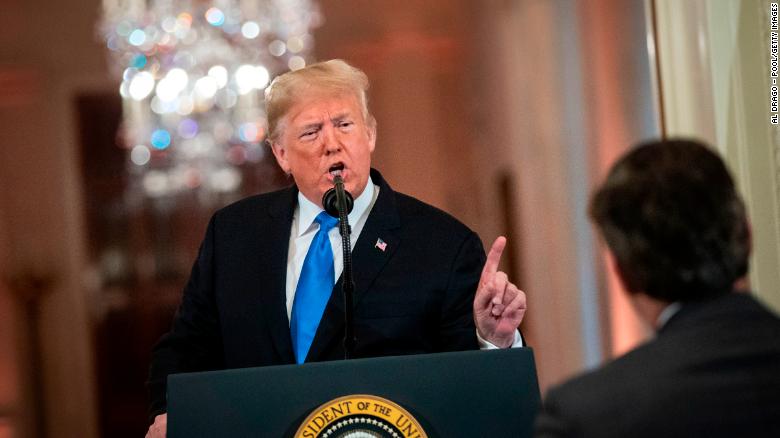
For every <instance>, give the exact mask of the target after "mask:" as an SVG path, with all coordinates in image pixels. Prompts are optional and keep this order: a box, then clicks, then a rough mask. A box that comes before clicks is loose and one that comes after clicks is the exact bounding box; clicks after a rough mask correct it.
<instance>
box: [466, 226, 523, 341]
mask: <svg viewBox="0 0 780 438" xmlns="http://www.w3.org/2000/svg"><path fill="white" fill-rule="evenodd" d="M505 246H506V238H505V237H504V236H499V237H498V238H497V239H496V241H495V242H493V246H492V247H491V248H490V252H489V253H488V256H487V261H486V262H485V267H484V268H483V269H482V276H481V277H480V279H479V286H477V293H476V296H475V297H474V322H475V324H476V325H477V331H478V332H479V335H480V336H481V337H482V338H483V339H485V340H486V341H488V342H490V343H492V344H493V345H495V346H497V347H500V348H508V347H511V346H512V343H513V341H514V339H515V332H516V330H517V328H518V326H520V323H521V322H523V316H524V315H525V309H526V301H525V292H523V291H521V290H520V289H518V288H517V286H515V285H514V283H512V282H510V281H509V278H508V277H507V275H506V273H504V272H502V271H499V270H498V264H499V262H500V261H501V254H502V253H503V252H504V247H505Z"/></svg>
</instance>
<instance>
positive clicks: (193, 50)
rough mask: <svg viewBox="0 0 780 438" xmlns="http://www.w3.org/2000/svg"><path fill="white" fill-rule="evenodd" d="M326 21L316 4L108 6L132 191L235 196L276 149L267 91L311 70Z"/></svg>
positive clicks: (298, 0) (152, 1) (153, 1)
mask: <svg viewBox="0 0 780 438" xmlns="http://www.w3.org/2000/svg"><path fill="white" fill-rule="evenodd" d="M319 22H320V15H319V12H318V10H317V8H316V5H315V4H314V3H313V0H103V18H102V22H101V25H100V31H101V33H102V36H103V37H104V38H105V41H106V45H107V47H108V49H109V51H110V64H111V69H112V70H113V73H114V74H115V75H117V77H120V76H121V78H122V83H121V86H120V88H119V93H120V95H121V96H122V109H123V116H122V117H123V120H122V125H121V128H120V132H119V136H120V139H121V141H120V143H121V144H122V145H123V147H126V148H127V150H128V169H129V174H130V176H131V178H130V186H129V193H131V194H132V195H133V196H134V197H136V198H138V197H139V196H141V197H142V198H141V199H143V198H146V199H157V200H159V199H170V198H172V197H174V196H176V195H178V194H181V193H184V192H190V191H195V192H197V193H198V195H200V198H201V199H202V200H206V201H209V200H214V199H216V198H217V197H218V196H219V195H221V194H230V193H235V192H236V191H237V190H238V189H239V188H240V187H241V183H242V172H241V166H244V165H251V164H253V163H257V162H259V161H260V160H261V159H262V158H263V156H264V155H265V154H266V153H267V150H266V148H264V147H263V145H262V142H263V139H264V137H265V134H266V125H265V109H264V105H263V90H264V89H265V87H266V86H267V85H268V84H269V82H270V80H271V79H272V78H273V77H274V76H276V75H278V74H280V73H283V72H285V71H288V70H296V69H299V68H302V67H304V66H305V65H306V62H307V59H308V58H309V56H310V54H311V52H312V48H313V37H312V35H311V31H312V29H313V28H314V27H316V26H317V25H318V24H319Z"/></svg>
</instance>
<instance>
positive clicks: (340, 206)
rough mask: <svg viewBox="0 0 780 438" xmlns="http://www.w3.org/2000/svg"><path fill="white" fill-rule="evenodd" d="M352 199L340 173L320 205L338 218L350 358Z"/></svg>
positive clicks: (348, 355)
mask: <svg viewBox="0 0 780 438" xmlns="http://www.w3.org/2000/svg"><path fill="white" fill-rule="evenodd" d="M353 206H354V201H353V199H352V195H351V194H350V193H349V192H348V191H346V190H345V189H344V180H343V179H342V178H341V175H340V174H336V175H335V177H334V178H333V188H332V189H330V190H328V191H327V192H325V194H324V195H322V207H323V208H324V209H325V211H327V212H328V214H329V215H331V216H333V217H335V218H338V220H339V234H341V250H342V253H343V254H344V271H343V272H342V275H341V280H342V282H341V290H342V292H343V293H344V359H351V358H352V352H353V351H354V349H355V342H356V340H355V322H354V321H355V318H354V311H353V310H354V309H353V307H354V299H353V295H354V291H355V281H354V280H353V277H352V245H351V244H350V238H349V237H350V234H351V233H352V228H351V227H350V226H349V218H348V217H347V215H349V213H350V212H351V211H352V207H353Z"/></svg>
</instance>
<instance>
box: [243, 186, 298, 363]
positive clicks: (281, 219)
mask: <svg viewBox="0 0 780 438" xmlns="http://www.w3.org/2000/svg"><path fill="white" fill-rule="evenodd" d="M296 196H297V190H296V189H295V188H294V187H291V188H289V189H286V190H284V192H283V194H282V196H279V197H278V198H277V199H276V200H274V202H273V203H271V205H269V208H268V211H267V212H266V214H268V215H269V220H266V221H257V222H258V223H257V227H256V229H255V232H256V233H257V236H256V237H254V238H253V240H254V242H256V247H255V254H257V256H258V258H259V260H257V259H256V263H255V265H254V266H255V267H254V269H255V270H256V271H257V272H264V273H266V274H265V275H266V276H265V277H264V278H262V279H261V281H259V282H257V283H253V284H257V285H259V287H260V288H261V289H262V290H263V291H264V292H263V293H261V294H260V296H261V301H262V312H263V314H264V315H265V318H264V320H265V321H266V322H267V324H268V330H269V331H270V334H271V339H272V340H273V344H274V348H275V349H276V352H277V353H278V355H279V357H280V358H281V360H282V363H295V356H294V355H293V351H292V340H291V338H290V325H289V320H288V318H287V305H286V301H287V292H286V279H287V252H288V250H289V248H288V247H289V244H290V227H291V226H292V218H293V212H294V211H295V202H296ZM261 214H262V213H261Z"/></svg>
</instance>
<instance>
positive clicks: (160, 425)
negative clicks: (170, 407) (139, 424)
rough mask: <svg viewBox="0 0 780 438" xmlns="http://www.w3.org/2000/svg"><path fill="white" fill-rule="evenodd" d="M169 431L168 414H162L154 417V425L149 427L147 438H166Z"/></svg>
mask: <svg viewBox="0 0 780 438" xmlns="http://www.w3.org/2000/svg"><path fill="white" fill-rule="evenodd" d="M167 429H168V414H160V415H158V416H156V417H154V423H152V425H151V426H149V431H148V432H146V438H165V432H166V430H167Z"/></svg>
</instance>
